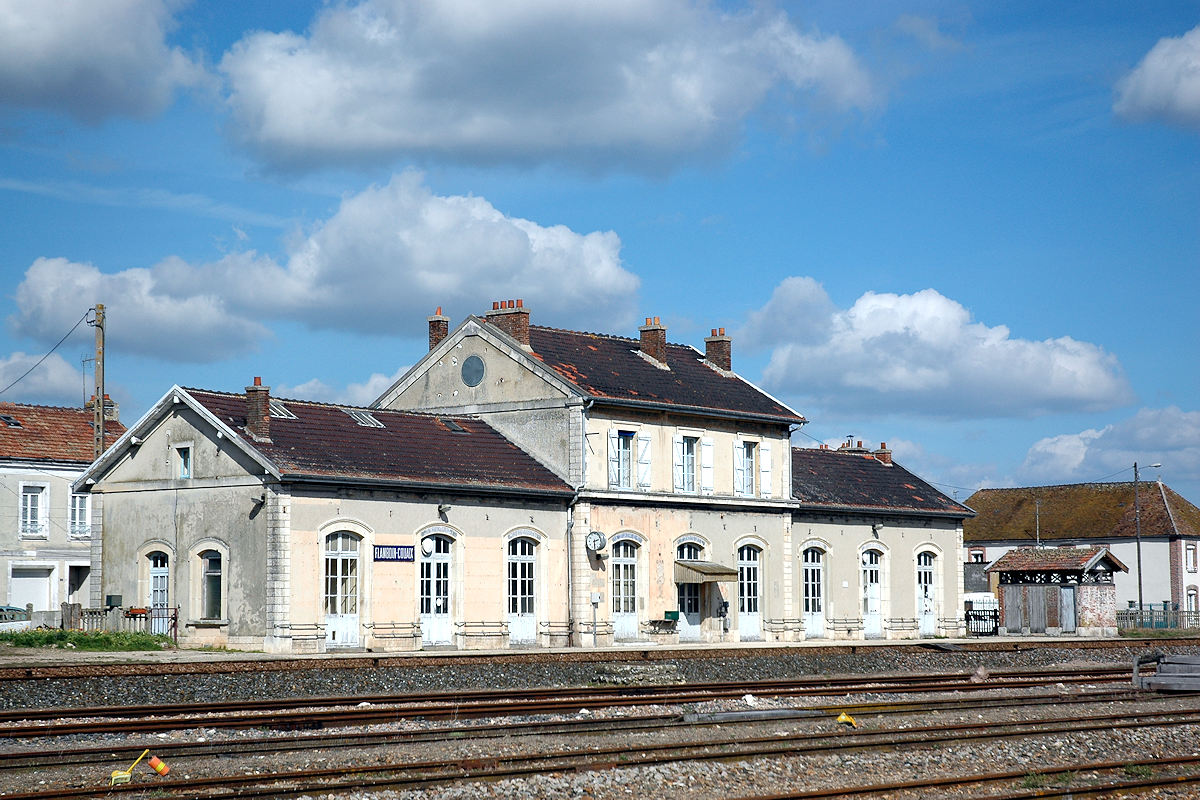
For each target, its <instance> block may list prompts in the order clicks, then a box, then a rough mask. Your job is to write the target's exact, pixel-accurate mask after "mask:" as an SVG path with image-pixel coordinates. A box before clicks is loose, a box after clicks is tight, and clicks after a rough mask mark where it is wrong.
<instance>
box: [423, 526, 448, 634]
mask: <svg viewBox="0 0 1200 800" xmlns="http://www.w3.org/2000/svg"><path fill="white" fill-rule="evenodd" d="M451 544H452V542H451V540H450V537H449V536H442V535H440V534H438V535H434V536H426V537H425V538H424V539H422V540H421V600H420V612H421V642H422V643H423V644H427V645H439V644H451V643H452V638H451V635H452V631H451V626H452V615H451V609H450V567H451V560H450V546H451Z"/></svg>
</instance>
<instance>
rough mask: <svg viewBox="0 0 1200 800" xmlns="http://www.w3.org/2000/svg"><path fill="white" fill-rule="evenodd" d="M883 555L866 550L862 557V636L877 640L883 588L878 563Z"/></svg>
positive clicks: (881, 611) (881, 622)
mask: <svg viewBox="0 0 1200 800" xmlns="http://www.w3.org/2000/svg"><path fill="white" fill-rule="evenodd" d="M882 560H883V554H882V553H880V552H879V551H878V550H867V551H866V552H864V553H863V556H862V593H863V596H862V615H863V619H862V621H863V636H865V637H867V638H868V639H877V638H880V637H882V636H883V586H882V581H881V579H880V568H879V565H880V562H881V561H882Z"/></svg>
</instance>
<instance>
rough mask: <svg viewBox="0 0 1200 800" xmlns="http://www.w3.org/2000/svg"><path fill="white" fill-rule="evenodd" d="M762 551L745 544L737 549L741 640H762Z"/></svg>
mask: <svg viewBox="0 0 1200 800" xmlns="http://www.w3.org/2000/svg"><path fill="white" fill-rule="evenodd" d="M761 556H762V549H761V548H759V547H757V546H756V545H752V544H746V545H742V546H741V547H739V548H738V565H737V569H738V634H739V636H740V638H741V639H742V640H754V639H760V638H762V615H761V613H760V611H759V564H760V563H761V560H762V559H761Z"/></svg>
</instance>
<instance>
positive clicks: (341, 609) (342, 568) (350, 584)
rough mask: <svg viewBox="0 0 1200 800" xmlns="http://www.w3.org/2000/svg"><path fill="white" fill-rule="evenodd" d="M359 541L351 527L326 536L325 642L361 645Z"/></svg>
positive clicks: (344, 645)
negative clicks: (359, 622) (359, 635)
mask: <svg viewBox="0 0 1200 800" xmlns="http://www.w3.org/2000/svg"><path fill="white" fill-rule="evenodd" d="M358 543H359V539H358V537H357V536H355V535H354V534H353V533H350V532H349V531H339V532H337V533H331V534H329V535H328V536H326V537H325V644H326V646H327V647H357V646H358V627H359V626H358Z"/></svg>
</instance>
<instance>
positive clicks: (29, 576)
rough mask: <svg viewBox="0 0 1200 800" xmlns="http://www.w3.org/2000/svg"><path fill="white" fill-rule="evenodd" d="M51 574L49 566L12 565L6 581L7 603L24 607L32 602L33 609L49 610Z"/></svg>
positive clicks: (52, 573)
mask: <svg viewBox="0 0 1200 800" xmlns="http://www.w3.org/2000/svg"><path fill="white" fill-rule="evenodd" d="M53 575H54V570H53V569H52V568H50V567H13V568H12V573H11V575H10V576H9V581H8V604H9V605H13V606H16V607H17V608H20V609H24V608H25V606H27V605H29V604H30V603H32V604H33V610H34V611H49V610H50V586H51V583H52V581H51V580H50V579H51V577H53Z"/></svg>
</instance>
